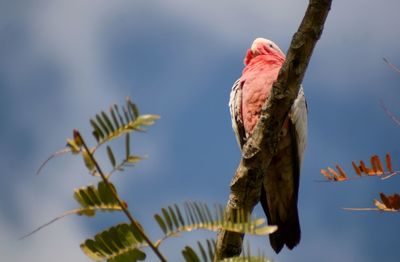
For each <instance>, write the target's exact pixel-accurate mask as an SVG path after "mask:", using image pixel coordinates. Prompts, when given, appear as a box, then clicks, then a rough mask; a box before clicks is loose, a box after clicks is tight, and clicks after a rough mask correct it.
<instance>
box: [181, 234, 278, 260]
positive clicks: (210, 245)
mask: <svg viewBox="0 0 400 262" xmlns="http://www.w3.org/2000/svg"><path fill="white" fill-rule="evenodd" d="M197 247H198V251H197V252H196V251H195V250H194V249H193V248H191V247H190V246H185V248H184V249H183V250H182V255H183V257H184V259H185V261H186V262H213V261H214V256H215V247H216V243H215V240H214V239H207V240H206V243H205V244H204V243H203V244H202V243H201V242H200V241H197ZM220 262H271V260H269V259H267V258H266V257H265V256H263V255H258V256H252V255H251V254H250V247H249V246H247V248H246V249H245V250H244V252H243V254H242V256H239V257H233V258H226V259H223V260H220Z"/></svg>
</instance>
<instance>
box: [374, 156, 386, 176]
mask: <svg viewBox="0 0 400 262" xmlns="http://www.w3.org/2000/svg"><path fill="white" fill-rule="evenodd" d="M376 161H377V165H378V173H377V174H378V175H382V174H384V173H385V171H384V170H383V165H382V162H381V159H380V158H379V157H378V156H377V157H376Z"/></svg>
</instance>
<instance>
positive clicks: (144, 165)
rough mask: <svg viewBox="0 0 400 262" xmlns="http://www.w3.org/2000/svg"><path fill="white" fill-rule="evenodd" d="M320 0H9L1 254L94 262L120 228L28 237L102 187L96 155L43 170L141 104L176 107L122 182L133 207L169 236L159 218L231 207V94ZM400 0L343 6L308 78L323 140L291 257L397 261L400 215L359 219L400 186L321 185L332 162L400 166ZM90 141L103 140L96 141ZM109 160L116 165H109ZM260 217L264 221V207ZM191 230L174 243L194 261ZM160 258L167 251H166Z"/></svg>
mask: <svg viewBox="0 0 400 262" xmlns="http://www.w3.org/2000/svg"><path fill="white" fill-rule="evenodd" d="M307 3H308V1H287V0H284V1H282V0H281V1H255V0H250V1H235V2H233V1H228V0H224V1H184V0H170V1H124V0H121V1H112V2H111V1H105V0H99V1H89V0H84V1H78V0H70V1H45V0H42V1H2V2H1V3H0V121H1V123H2V128H1V129H0V145H1V146H0V154H1V156H2V157H1V158H0V164H1V167H2V168H1V170H2V172H1V173H0V232H1V234H0V254H1V256H2V258H3V259H4V261H88V259H87V258H86V257H85V256H84V255H83V253H82V252H81V251H80V249H79V247H78V244H79V243H81V242H82V241H83V240H84V239H85V238H87V237H90V236H92V235H94V234H95V233H96V232H97V231H100V230H102V229H104V228H106V227H108V226H110V225H112V224H115V223H118V222H121V221H125V218H124V217H123V216H121V215H118V214H105V215H100V216H99V217H98V219H88V218H81V217H69V218H66V219H64V220H63V221H61V222H58V223H56V224H54V225H52V226H51V227H49V228H46V229H44V230H42V231H40V232H39V233H37V234H35V235H34V236H32V237H30V238H28V239H26V240H25V241H22V242H18V241H16V238H18V237H19V236H21V235H23V234H25V233H27V232H29V231H30V230H32V229H33V228H35V227H36V226H38V225H40V224H43V223H44V222H47V221H48V220H50V219H51V218H53V217H55V216H56V215H58V214H60V213H62V212H63V211H64V210H67V209H72V208H74V207H76V204H75V203H74V201H73V199H72V197H71V196H72V192H73V189H74V188H76V187H80V186H84V185H86V184H88V183H93V182H94V181H93V180H92V178H91V177H89V176H88V175H87V174H86V173H85V168H84V167H83V164H82V160H81V159H79V158H73V157H69V156H67V157H64V158H61V159H56V160H54V161H53V162H51V163H50V164H49V165H48V166H47V167H46V168H45V169H44V171H43V173H42V175H41V176H35V175H34V173H35V171H36V168H37V167H38V166H39V165H40V163H41V162H42V161H43V160H44V159H45V158H46V157H47V156H48V155H49V153H51V152H53V151H55V150H57V149H59V148H61V147H63V146H64V144H65V138H67V137H70V136H71V133H72V129H73V128H78V129H79V130H81V131H82V133H84V134H86V137H87V138H89V134H90V129H89V124H88V119H89V118H90V117H92V116H93V115H95V114H96V113H97V112H99V111H100V110H102V109H106V108H108V106H109V105H110V104H113V103H118V104H122V103H123V102H124V99H125V97H126V96H131V97H132V100H133V101H134V102H136V103H137V105H138V106H139V108H140V110H141V112H143V113H155V114H160V115H161V119H160V120H159V121H158V122H157V124H156V125H155V126H152V127H151V128H150V129H149V131H148V132H147V133H146V134H136V135H134V136H133V139H132V140H133V141H132V144H133V149H134V150H135V151H136V153H138V154H143V155H144V154H147V155H148V156H149V157H148V159H147V160H145V161H143V162H141V163H140V164H138V165H137V166H136V167H135V168H133V169H130V170H128V171H127V172H125V173H121V174H117V175H116V176H115V183H116V184H117V186H118V187H119V188H120V191H121V194H122V196H123V197H124V199H125V200H126V201H127V202H128V203H129V206H130V207H131V208H132V211H133V212H134V214H136V216H137V218H138V219H139V220H140V221H142V223H143V225H144V227H145V228H146V229H147V230H148V231H149V232H150V233H151V236H152V238H153V239H156V238H157V236H160V233H161V232H160V231H159V230H158V228H157V226H156V224H155V222H153V221H152V216H153V214H154V213H155V212H158V211H159V210H160V208H161V207H163V206H166V205H168V204H171V203H182V202H183V201H184V200H199V201H205V202H208V203H210V204H212V203H223V204H224V203H226V201H227V197H228V194H229V187H228V185H229V182H230V180H231V178H232V176H233V173H234V171H235V169H236V167H237V165H238V163H239V157H240V154H239V150H238V147H237V145H236V141H235V138H234V135H233V132H232V130H231V127H230V116H229V111H228V98H229V92H230V88H231V86H232V84H233V82H234V81H235V80H236V79H237V78H238V77H240V74H241V70H242V68H243V63H242V60H243V57H244V55H245V52H246V50H247V48H248V47H249V46H250V44H251V43H252V41H253V39H254V38H256V37H266V38H269V39H271V40H273V41H274V42H276V43H277V44H278V45H279V46H280V48H281V49H282V50H287V48H288V47H289V45H290V40H291V37H292V35H293V33H294V32H295V30H296V29H297V27H298V25H299V23H300V21H301V19H302V17H303V14H304V11H305V8H306V6H307ZM398 10H400V2H398V1H397V0H386V1H383V2H382V1H381V2H379V1H372V0H364V1H362V0H355V1H351V2H348V1H333V5H332V10H331V12H330V14H329V17H328V19H327V22H326V26H325V29H324V33H323V35H322V38H321V40H320V41H319V42H318V44H317V47H316V49H315V51H314V54H313V57H312V59H311V62H310V65H309V68H308V71H307V73H306V76H305V79H304V82H303V85H304V87H305V92H306V95H307V98H308V106H309V144H308V147H307V150H306V156H305V159H304V163H303V170H302V177H301V188H300V197H299V209H300V220H301V225H302V241H301V243H300V245H299V246H298V247H296V248H295V249H294V250H293V251H287V250H284V251H283V252H281V253H280V254H279V255H275V254H273V253H272V249H271V248H270V247H269V243H268V241H267V239H266V238H263V237H249V238H248V239H250V240H251V243H252V245H253V246H254V248H258V247H260V248H263V249H264V248H265V250H266V253H267V255H269V256H270V257H271V258H274V259H276V260H277V261H376V260H381V261H397V260H398V257H400V253H399V252H400V251H399V249H398V248H395V244H394V243H398V242H399V234H398V233H397V231H398V230H397V228H399V227H400V222H399V219H398V215H397V214H382V213H378V212H376V213H366V212H346V211H343V210H341V209H340V207H367V206H371V205H372V200H373V199H374V198H376V197H377V196H378V193H379V192H381V191H383V192H386V193H388V194H391V193H394V192H399V188H398V185H399V178H398V177H394V178H392V179H391V180H387V181H380V180H379V179H375V178H368V179H362V180H357V181H353V182H347V183H341V184H337V183H317V182H315V180H318V179H320V178H321V175H320V173H319V170H320V168H324V167H326V166H328V165H333V164H334V163H340V164H342V165H343V166H344V167H345V169H347V170H349V171H350V162H351V160H358V159H365V160H367V159H368V158H369V157H370V156H371V155H372V154H379V155H380V156H383V155H384V154H385V153H387V152H389V153H391V154H392V156H393V160H394V162H396V163H398V162H399V150H398V144H397V142H398V131H399V126H396V125H395V124H394V123H393V122H392V121H390V120H389V118H388V117H387V116H386V115H385V113H384V112H383V110H382V109H381V108H380V106H379V103H378V101H379V99H382V100H383V101H384V103H385V104H386V106H387V107H388V108H390V109H391V110H392V111H393V112H400V106H399V103H398V97H399V93H400V91H399V88H400V87H399V85H400V76H399V75H398V74H396V73H395V72H394V71H393V70H391V69H390V68H388V67H387V65H386V64H385V63H384V62H383V61H382V57H387V58H388V59H389V60H391V61H392V62H393V63H395V64H397V65H399V64H400V55H399V52H398V48H399V46H400V31H399V30H398V28H397V26H396V25H398ZM89 141H92V140H90V139H89ZM103 159H105V158H103ZM255 213H256V214H257V215H258V216H263V213H262V210H261V209H260V208H257V209H256V210H255ZM210 236H212V234H209V233H207V232H202V231H199V232H195V233H191V234H185V235H184V239H170V240H168V241H167V243H165V246H162V250H163V251H164V252H165V253H166V255H167V257H169V258H170V259H171V261H182V259H181V256H180V250H181V249H182V248H183V246H184V243H186V242H189V243H195V241H196V240H197V239H199V238H203V237H210ZM149 258H150V260H149V261H153V260H154V257H152V256H151V255H150V257H149Z"/></svg>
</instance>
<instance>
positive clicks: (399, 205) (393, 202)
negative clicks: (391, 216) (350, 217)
mask: <svg viewBox="0 0 400 262" xmlns="http://www.w3.org/2000/svg"><path fill="white" fill-rule="evenodd" d="M379 196H380V198H381V200H377V199H374V205H375V208H372V207H366V208H348V207H347V208H343V209H344V210H350V211H383V212H400V195H399V194H397V193H396V194H392V195H386V194H384V193H380V194H379Z"/></svg>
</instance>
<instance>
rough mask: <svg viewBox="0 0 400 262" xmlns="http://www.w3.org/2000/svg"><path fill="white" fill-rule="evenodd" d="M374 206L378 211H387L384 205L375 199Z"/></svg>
mask: <svg viewBox="0 0 400 262" xmlns="http://www.w3.org/2000/svg"><path fill="white" fill-rule="evenodd" d="M374 205H375V206H376V207H377V208H378V209H379V210H387V207H386V206H385V204H383V203H382V202H380V201H379V200H377V199H374Z"/></svg>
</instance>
